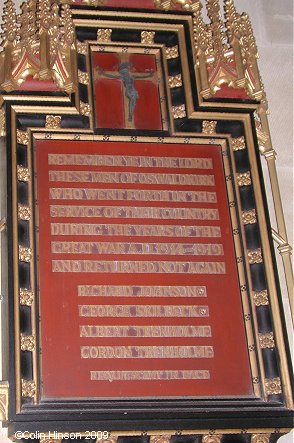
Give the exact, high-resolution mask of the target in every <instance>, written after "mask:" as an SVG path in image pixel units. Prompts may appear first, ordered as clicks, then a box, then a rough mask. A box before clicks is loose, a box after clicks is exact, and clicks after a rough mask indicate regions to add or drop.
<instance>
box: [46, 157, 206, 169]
mask: <svg viewBox="0 0 294 443" xmlns="http://www.w3.org/2000/svg"><path fill="white" fill-rule="evenodd" d="M48 164H49V165H58V166H65V165H68V166H69V165H77V166H131V167H140V168H150V167H151V168H182V169H213V163H212V159H211V158H178V157H147V156H146V157H145V156H121V155H91V154H88V155H87V154H83V155H81V154H48Z"/></svg>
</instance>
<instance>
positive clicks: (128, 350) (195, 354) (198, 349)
mask: <svg viewBox="0 0 294 443" xmlns="http://www.w3.org/2000/svg"><path fill="white" fill-rule="evenodd" d="M213 356H214V351H213V347H212V346H82V347H81V357H82V358H95V359H96V358H107V359H109V358H151V359H154V358H160V359H162V358H213Z"/></svg>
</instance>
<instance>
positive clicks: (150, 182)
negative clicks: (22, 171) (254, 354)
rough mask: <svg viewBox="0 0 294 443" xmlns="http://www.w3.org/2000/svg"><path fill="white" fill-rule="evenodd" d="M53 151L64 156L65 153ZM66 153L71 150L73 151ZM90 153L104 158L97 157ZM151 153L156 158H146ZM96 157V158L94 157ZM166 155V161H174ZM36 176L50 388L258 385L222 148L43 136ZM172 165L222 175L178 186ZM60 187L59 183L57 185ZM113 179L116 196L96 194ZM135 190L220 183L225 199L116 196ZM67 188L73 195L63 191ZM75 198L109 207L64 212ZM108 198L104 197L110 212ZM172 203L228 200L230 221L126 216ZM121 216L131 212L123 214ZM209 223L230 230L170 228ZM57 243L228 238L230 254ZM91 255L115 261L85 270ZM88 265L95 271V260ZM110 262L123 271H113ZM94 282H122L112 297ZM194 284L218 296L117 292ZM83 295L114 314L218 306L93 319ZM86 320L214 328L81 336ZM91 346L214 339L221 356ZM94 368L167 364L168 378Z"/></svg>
mask: <svg viewBox="0 0 294 443" xmlns="http://www.w3.org/2000/svg"><path fill="white" fill-rule="evenodd" d="M52 154H54V155H53V157H52ZM59 154H66V155H65V156H63V157H62V158H61V157H60V155H59ZM73 154H75V157H74V162H72V160H73V157H70V155H73ZM50 155H51V156H50ZM90 155H92V156H93V155H94V156H96V157H89V156H90ZM139 157H140V158H141V159H143V160H144V162H143V163H142V164H141V163H140V161H141V160H140V158H139ZM150 158H151V160H152V161H151V162H150V160H149V159H150ZM205 158H208V159H210V160H209V162H212V163H211V165H210V167H209V168H208V169H205V168H202V169H199V166H198V165H197V166H193V168H191V167H190V166H187V165H188V163H189V162H195V161H196V159H199V161H201V162H204V160H202V159H205ZM91 159H92V160H91ZM93 159H95V161H94V162H93ZM174 159H180V160H181V161H185V165H183V164H182V163H181V166H180V164H178V166H177V165H176V166H173V162H174ZM162 161H164V162H165V163H164V164H162V163H161V162H162ZM176 161H177V162H178V161H179V160H176ZM197 161H198V160H197ZM49 162H50V165H49ZM145 162H146V163H145ZM155 163H156V165H155ZM89 164H91V165H89ZM169 164H170V166H169ZM195 168H196V169H195ZM50 171H51V172H50ZM52 171H53V172H52ZM54 171H56V172H54ZM62 171H63V172H62ZM69 171H73V172H69ZM49 173H50V175H49ZM102 173H104V175H103V174H102ZM36 174H37V175H36V186H37V188H36V189H37V191H36V192H37V194H36V199H37V200H38V205H39V206H38V212H37V213H38V214H39V222H38V225H39V242H38V248H39V250H38V252H37V253H38V255H39V261H38V263H39V265H38V274H39V286H40V317H41V347H42V362H41V363H42V365H41V368H42V369H41V378H42V386H43V389H42V396H43V398H106V397H108V398H111V397H112V398H114V397H121V398H127V397H133V398H135V397H140V398H142V397H150V396H152V397H157V398H165V397H181V398H183V397H200V396H208V397H209V396H213V397H215V396H235V395H236V396H237V395H241V396H251V395H253V394H252V382H251V376H250V368H249V361H248V352H247V343H246V338H245V330H244V321H243V314H242V307H241V301H240V299H241V295H240V288H239V282H238V277H237V269H236V259H235V252H234V244H233V239H232V231H231V222H230V216H229V210H228V202H227V193H226V185H225V178H224V171H223V166H222V154H221V149H220V147H219V146H214V145H192V144H190V145H184V144H169V143H165V144H164V145H162V144H156V143H134V142H133V143H126V142H117V143H114V142H112V143H106V142H82V141H81V142H75V141H62V142H61V141H59V140H38V141H36ZM58 174H59V175H58ZM68 174H69V175H68ZM77 174H80V175H79V177H81V179H82V181H77V180H78V179H77V177H78V176H77ZM81 174H82V175H81ZM97 174H98V176H97ZM99 174H102V175H99ZM130 174H135V176H134V177H140V179H139V181H136V180H135V181H134V182H132V183H130V181H131V180H129V178H130V177H133V176H132V175H130ZM171 174H177V177H180V178H179V180H180V182H181V181H182V180H183V179H185V180H186V179H188V178H189V177H190V176H192V177H198V178H197V180H198V179H201V180H202V179H203V177H201V176H202V175H206V174H212V175H214V184H213V183H212V184H210V186H208V185H206V186H204V185H183V184H181V185H179V184H172V183H173V182H172V181H170V180H171V178H170V177H171ZM102 176H103V177H104V179H102V178H99V179H97V180H96V179H95V177H102ZM116 176H118V177H120V180H118V182H117V181H115V182H113V181H111V180H110V178H111V177H112V178H113V177H116ZM89 177H92V178H93V180H92V179H90V180H88V179H89ZM154 177H157V179H156V180H159V181H160V180H161V179H162V178H163V177H164V179H165V180H167V181H166V182H165V184H164V183H163V184H159V182H157V181H156V180H155V181H154ZM49 178H50V180H49ZM156 183H157V184H156ZM50 188H51V191H50ZM64 188H66V189H69V188H70V189H72V191H67V190H64ZM54 189H55V191H53V190H54ZM56 189H57V191H56ZM58 189H59V191H58ZM103 189H104V190H108V192H109V194H108V195H109V197H103V196H100V198H96V197H95V199H94V200H93V199H91V195H92V194H91V192H104V191H102V190H103ZM127 189H129V190H130V195H131V193H132V190H133V191H134V192H135V191H136V190H137V191H141V192H145V194H144V195H146V196H148V195H149V194H148V192H152V191H158V192H159V194H157V193H155V194H154V195H159V196H160V197H161V194H162V195H163V193H164V192H165V193H166V192H168V193H169V192H171V191H175V192H176V194H175V195H180V194H177V193H179V192H182V191H185V192H186V194H185V195H187V197H188V196H189V195H190V194H189V193H195V192H197V191H202V192H208V191H209V192H211V191H213V192H215V193H216V197H217V203H215V202H214V203H213V202H208V203H203V202H202V201H200V202H194V203H193V202H192V201H189V198H188V199H187V200H185V202H183V201H177V200H173V199H172V200H171V201H170V200H169V199H168V200H165V201H157V200H156V199H155V201H152V202H151V201H150V199H149V197H148V198H146V200H144V199H142V197H140V198H136V199H132V198H131V199H127V197H125V198H123V199H121V200H116V199H115V198H114V199H113V198H112V197H111V196H113V195H116V193H117V192H125V191H126V190H127ZM95 190H96V191H95ZM115 190H117V191H115ZM60 192H61V193H63V197H62V195H61V194H60ZM73 192H74V193H80V192H81V193H82V194H81V195H80V197H79V195H78V194H75V197H72V195H73V194H72V193H73ZM164 195H165V194H164ZM168 195H169V194H168ZM87 196H89V197H87ZM72 205H75V206H82V207H83V211H88V210H89V208H88V207H92V206H97V207H99V208H100V209H99V211H100V210H101V211H102V212H101V213H95V214H92V215H91V217H84V216H81V215H83V214H81V213H79V212H78V213H75V216H73V214H72V215H71V216H70V214H69V213H67V212H66V213H65V212H61V213H60V214H58V213H57V211H68V210H70V206H72ZM102 207H104V209H103V210H102V209H101V208H102ZM161 207H164V208H165V209H164V210H163V212H164V213H165V211H167V213H168V214H173V213H177V209H178V208H180V210H181V211H182V210H183V209H184V210H185V211H187V214H189V211H192V210H193V208H194V211H195V208H196V209H197V208H206V210H208V209H212V210H213V209H214V210H215V209H217V210H218V211H219V219H207V220H205V221H204V220H195V219H193V218H191V217H190V218H189V217H188V218H183V217H182V216H179V217H176V218H174V219H172V218H169V217H167V218H165V217H162V216H161V217H159V218H157V219H154V218H152V217H151V218H150V217H149V216H147V215H145V216H144V215H137V217H138V218H132V217H131V216H130V215H126V214H131V213H133V212H132V211H137V210H138V208H141V211H143V210H144V211H147V212H146V214H149V215H150V214H153V213H154V214H156V213H157V212H156V211H159V210H160V208H161ZM124 208H125V209H124ZM181 208H182V209H181ZM150 210H151V212H150ZM112 211H113V214H116V215H113V217H111V216H110V213H111V212H112ZM125 211H126V212H125ZM173 211H174V212H173ZM117 214H120V215H119V216H117ZM144 214H145V213H144ZM181 214H182V212H181ZM185 214H186V213H185ZM127 217H129V218H127ZM148 217H149V218H148ZM70 224H71V225H72V224H74V230H73V231H72V230H71V231H70V233H69V232H65V231H60V230H59V231H58V232H57V231H55V229H56V227H58V226H59V228H58V229H61V228H60V227H62V229H63V227H66V226H70ZM86 224H88V225H91V226H93V225H95V224H96V226H97V229H98V231H99V232H98V231H97V233H96V234H95V235H93V234H87V233H85V232H84V231H76V229H78V228H79V229H82V230H84V229H85V225H86ZM117 224H119V226H120V228H119V230H115V231H114V232H115V234H111V233H110V231H108V230H109V229H114V226H115V225H117ZM203 225H205V226H207V227H217V226H219V227H220V231H221V237H218V238H210V239H209V238H206V237H205V236H200V237H197V238H191V236H189V235H187V236H186V234H181V232H182V231H181V232H180V234H177V235H176V236H173V235H170V234H168V230H169V229H171V230H173V229H174V228H173V226H176V228H175V229H176V230H177V229H180V230H183V229H190V227H193V226H198V227H199V226H203ZM105 226H108V227H107V228H106V227H105ZM126 226H130V229H131V231H129V234H127V233H125V231H124V230H123V228H124V227H126ZM136 226H137V227H138V226H142V227H143V228H144V229H146V230H147V231H146V232H148V229H150V228H152V227H155V228H156V229H160V228H163V229H166V230H167V231H166V232H167V234H166V235H165V236H159V237H158V236H157V235H155V234H148V235H147V234H144V235H142V234H139V235H138V234H137V235H135V233H134V232H135V231H134V230H133V231H132V229H135V227H136ZM132 227H133V228H132ZM120 229H121V230H122V231H120ZM128 229H129V228H128ZM193 229H194V228H193ZM81 232H82V233H81ZM131 234H132V235H131ZM180 235H183V237H180ZM54 242H66V245H67V246H66V247H70V248H71V247H72V246H71V245H72V244H73V242H78V243H79V245H80V246H82V247H84V246H85V245H86V243H91V242H92V244H93V243H95V245H96V246H95V247H97V245H99V247H103V245H104V247H105V245H106V244H107V242H110V243H111V244H112V245H114V246H115V245H116V246H118V244H119V243H120V242H128V244H129V243H130V244H134V243H136V242H140V243H141V244H147V245H148V244H151V243H152V244H156V245H158V244H161V243H163V244H164V245H165V246H164V248H167V247H168V245H169V244H172V243H175V242H177V243H179V244H183V243H184V244H191V245H194V244H196V243H199V244H202V243H220V244H221V245H222V247H223V250H224V255H220V256H216V255H206V256H201V257H199V256H198V257H197V256H188V257H186V256H182V255H181V254H178V255H169V254H167V253H166V252H161V253H160V254H161V255H152V254H151V255H149V256H148V255H142V253H134V254H129V253H128V254H126V253H122V252H120V253H117V254H110V253H105V252H103V253H102V252H99V253H97V251H96V253H95V254H94V255H89V254H88V253H87V254H86V253H85V252H86V251H84V252H83V253H79V254H78V253H77V250H75V251H73V250H71V252H67V253H66V252H65V250H63V251H62V253H60V251H59V252H58V251H56V250H55V249H54V248H53V246H52V245H54V244H56V243H54ZM80 252H81V251H80ZM60 260H61V262H60ZM87 260H88V261H89V260H90V261H95V260H96V261H100V263H106V262H107V263H108V265H107V266H106V268H105V269H104V270H103V271H102V269H100V268H99V269H100V270H97V269H96V272H74V269H76V270H77V268H75V267H76V266H79V270H80V271H81V270H83V271H85V268H80V265H81V263H85V262H86V261H87ZM131 260H133V261H135V263H139V264H141V262H142V261H145V260H148V261H152V260H153V261H156V262H157V263H167V265H166V266H168V264H170V265H169V266H171V267H173V266H174V263H175V262H181V265H180V267H181V269H186V266H187V263H188V262H189V263H192V264H194V265H195V264H197V263H198V262H200V261H202V262H203V263H206V262H212V261H213V262H215V263H218V262H219V261H221V262H224V263H225V267H226V270H225V271H226V272H225V273H221V274H218V275H216V274H202V273H193V272H192V273H190V272H188V273H187V272H186V271H184V272H180V273H177V272H174V273H173V272H168V273H165V272H161V273H157V272H149V273H146V272H138V273H136V272H133V271H131V272H116V270H118V269H119V268H118V266H119V265H121V266H125V263H126V262H128V261H131ZM69 261H70V262H71V265H70V267H68V268H67V266H68V265H66V267H65V268H62V271H64V272H60V269H59V267H58V266H59V265H58V266H57V264H56V263H57V262H58V263H69ZM60 266H61V265H60ZM83 266H84V265H83ZM103 266H104V265H103ZM108 266H109V267H108ZM189 266H190V265H189ZM87 269H88V271H89V268H87ZM110 269H111V270H112V271H111V272H109V270H110ZM66 271H70V272H66ZM88 285H92V286H94V287H99V288H110V289H111V290H110V293H108V295H107V296H106V294H105V293H103V292H102V293H100V295H96V296H89V295H83V294H82V293H81V292H79V287H81V286H83V287H88ZM192 286H201V287H203V286H205V287H206V296H205V297H204V296H201V298H195V297H192V298H191V297H188V296H186V295H185V294H182V293H181V291H180V292H177V293H176V294H174V295H173V296H172V297H167V296H164V295H158V294H157V295H155V296H154V295H153V296H148V295H145V296H144V297H140V296H138V292H137V290H136V291H135V292H134V294H136V295H133V294H128V293H124V296H122V295H119V294H117V293H112V292H111V291H115V289H112V288H113V287H116V288H122V291H124V289H123V288H124V287H132V288H146V287H147V288H149V287H150V288H155V289H156V288H159V287H166V288H169V291H170V288H172V289H173V288H181V287H185V288H191V287H192ZM118 290H119V289H118ZM156 291H157V289H156ZM79 305H89V306H93V305H96V306H97V307H98V308H97V309H98V310H100V309H102V305H108V307H109V308H108V309H109V310H110V311H109V312H112V311H111V310H112V309H119V310H123V309H126V308H129V307H130V306H133V307H132V308H131V309H132V310H133V311H134V310H136V309H145V308H146V307H147V308H148V307H149V306H151V305H153V306H155V307H156V306H157V307H158V309H160V310H161V309H163V308H164V307H165V309H166V310H168V309H170V306H174V307H175V308H176V309H180V308H179V307H180V306H186V307H189V306H191V308H192V309H194V307H196V306H200V305H205V306H207V308H208V309H209V316H207V315H204V317H201V316H200V317H177V316H172V317H168V316H164V315H163V316H160V315H158V316H155V317H148V316H146V317H141V316H136V315H134V313H132V314H131V316H129V317H126V316H124V317H122V316H116V317H112V316H111V315H109V314H108V315H106V316H105V315H104V316H99V315H98V316H96V317H83V316H82V317H81V316H79ZM115 307H116V308H115ZM207 308H206V309H207ZM121 312H124V311H121ZM206 312H207V311H206ZM82 325H88V326H96V327H98V328H99V327H103V328H104V329H103V330H105V327H107V326H109V327H111V326H115V327H117V328H119V327H123V326H132V327H137V328H143V327H145V328H147V327H151V328H154V327H155V326H158V327H165V326H167V327H170V326H173V327H174V326H178V327H188V328H191V327H192V328H193V327H199V326H205V325H209V326H210V327H211V336H203V337H195V336H194V337H191V336H189V335H184V336H183V337H176V336H171V337H169V338H166V337H164V336H160V337H156V336H153V337H147V336H141V337H136V336H134V335H132V334H129V335H128V336H120V337H111V335H110V336H109V335H108V336H105V335H107V334H105V333H103V334H102V336H101V337H95V338H91V337H83V336H81V334H80V326H82ZM84 346H87V347H90V348H91V349H92V347H94V348H93V349H97V347H103V349H106V348H107V349H114V347H115V346H118V352H120V351H121V349H122V348H123V346H125V347H128V348H129V347H132V348H134V347H138V346H149V347H153V349H154V348H155V349H160V347H164V348H167V347H172V348H177V349H179V350H181V352H184V350H185V349H186V348H185V347H189V349H190V348H191V347H194V346H210V347H211V346H212V347H213V352H214V355H213V357H212V358H202V357H201V358H185V357H178V358H129V357H126V358H111V357H109V355H108V357H109V358H101V356H102V354H99V355H100V357H99V358H81V348H82V347H84ZM90 348H89V349H90ZM136 349H137V348H136ZM104 355H105V354H104ZM91 371H96V372H95V373H99V374H101V373H103V374H106V375H107V377H108V374H110V371H116V374H122V371H126V372H127V373H128V374H134V373H135V371H137V372H136V374H137V373H138V372H139V373H140V374H146V371H147V375H148V377H149V375H150V374H151V372H148V371H156V373H160V374H161V377H160V379H156V380H150V379H149V380H145V379H142V380H132V379H123V380H114V379H113V375H112V376H109V378H108V379H106V380H104V381H101V380H99V381H97V380H93V379H92V380H91V379H90V373H91ZM101 371H104V372H101ZM142 371H145V372H142ZM167 371H170V372H171V371H173V372H172V373H176V374H182V373H183V371H186V372H189V373H190V372H191V371H192V372H193V373H195V371H206V372H205V373H206V374H209V377H206V378H202V379H186V378H184V379H181V378H180V377H177V378H176V379H167V377H164V376H163V375H162V374H166V373H167ZM152 373H154V372H152ZM149 378H150V377H149Z"/></svg>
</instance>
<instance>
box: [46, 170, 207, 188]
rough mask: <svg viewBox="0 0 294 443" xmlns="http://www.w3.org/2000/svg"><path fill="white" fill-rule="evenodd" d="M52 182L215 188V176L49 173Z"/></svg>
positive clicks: (136, 173)
mask: <svg viewBox="0 0 294 443" xmlns="http://www.w3.org/2000/svg"><path fill="white" fill-rule="evenodd" d="M49 180H50V181H51V182H69V183H70V182H74V183H81V182H82V183H119V184H120V183H121V184H127V183H132V184H133V183H137V184H145V185H177V186H214V185H215V182H214V176H213V175H205V174H156V173H148V172H146V173H140V172H100V171H49Z"/></svg>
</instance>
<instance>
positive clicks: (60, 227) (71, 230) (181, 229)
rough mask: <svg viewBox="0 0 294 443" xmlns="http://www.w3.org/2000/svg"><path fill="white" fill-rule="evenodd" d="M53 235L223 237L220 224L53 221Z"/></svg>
mask: <svg viewBox="0 0 294 443" xmlns="http://www.w3.org/2000/svg"><path fill="white" fill-rule="evenodd" d="M51 235H78V236H83V235H91V236H93V235H99V236H110V237H112V236H123V237H128V236H130V235H131V236H132V237H134V236H138V237H203V238H204V237H221V229H220V227H219V226H179V225H177V226H176V225H129V224H125V225H120V224H111V225H106V224H94V223H91V224H80V223H51Z"/></svg>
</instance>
